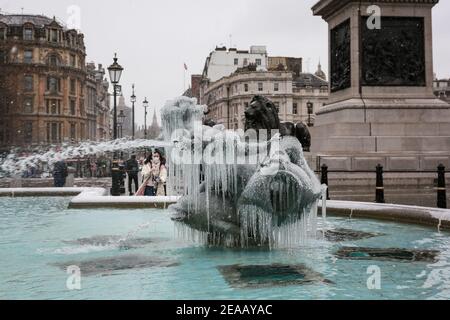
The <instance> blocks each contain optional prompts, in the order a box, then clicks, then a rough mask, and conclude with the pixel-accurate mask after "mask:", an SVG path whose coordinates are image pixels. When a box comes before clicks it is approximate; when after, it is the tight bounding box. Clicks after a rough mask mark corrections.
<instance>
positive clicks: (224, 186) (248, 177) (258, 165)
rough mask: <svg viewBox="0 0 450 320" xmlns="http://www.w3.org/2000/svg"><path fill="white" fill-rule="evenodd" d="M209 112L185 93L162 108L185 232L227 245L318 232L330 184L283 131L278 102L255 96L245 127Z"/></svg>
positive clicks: (286, 241)
mask: <svg viewBox="0 0 450 320" xmlns="http://www.w3.org/2000/svg"><path fill="white" fill-rule="evenodd" d="M205 112H206V107H205V106H199V105H197V101H196V99H190V98H187V97H180V98H177V99H175V100H173V101H169V102H168V103H167V104H166V105H165V107H164V108H163V110H162V121H163V128H164V138H165V141H166V142H167V143H168V144H169V145H172V147H170V148H169V149H168V154H169V157H168V160H169V168H170V170H169V171H170V177H169V185H170V186H171V188H172V192H178V193H180V194H182V195H183V197H182V198H181V200H180V201H179V202H178V203H177V204H175V205H173V206H172V207H171V209H172V210H173V211H174V212H175V214H174V216H173V220H174V221H176V222H177V225H178V227H179V229H180V232H181V234H182V235H183V236H185V237H187V238H192V239H195V240H197V241H200V242H202V243H205V244H208V245H217V246H227V247H249V246H269V247H279V246H283V247H284V246H288V247H289V246H292V245H294V244H295V245H297V244H298V243H302V242H304V241H305V240H306V239H307V238H308V236H310V235H314V236H315V235H316V226H317V207H318V202H319V200H320V198H321V197H322V195H323V194H324V191H325V190H326V186H322V185H321V184H320V182H319V181H318V179H317V178H316V176H315V174H314V172H313V171H312V170H311V169H310V167H309V166H308V164H307V162H306V160H305V158H304V155H303V149H302V145H301V144H300V142H299V140H298V139H297V138H295V137H292V136H281V135H280V134H279V130H278V129H279V127H280V124H279V120H278V115H277V111H276V108H275V106H274V105H273V103H272V102H270V101H269V100H267V99H265V98H263V97H260V96H256V97H255V98H254V99H253V100H252V103H251V104H250V106H249V109H248V110H246V118H247V124H250V125H247V128H246V131H245V132H244V130H234V131H231V130H225V128H224V127H223V126H222V125H217V126H214V127H208V126H205V125H203V122H202V120H203V116H204V113H205ZM324 207H325V206H324ZM323 212H325V210H323Z"/></svg>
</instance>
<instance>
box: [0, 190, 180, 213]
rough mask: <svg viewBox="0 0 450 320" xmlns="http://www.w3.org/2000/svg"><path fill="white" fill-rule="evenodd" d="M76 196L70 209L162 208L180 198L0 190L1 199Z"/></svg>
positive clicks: (98, 191)
mask: <svg viewBox="0 0 450 320" xmlns="http://www.w3.org/2000/svg"><path fill="white" fill-rule="evenodd" d="M67 196H75V197H74V198H73V199H72V200H71V201H70V203H69V208H127V209H133V208H162V209H165V208H167V207H168V206H169V205H171V204H174V203H176V202H177V201H178V200H179V197H112V196H109V192H108V190H107V189H104V188H0V197H67Z"/></svg>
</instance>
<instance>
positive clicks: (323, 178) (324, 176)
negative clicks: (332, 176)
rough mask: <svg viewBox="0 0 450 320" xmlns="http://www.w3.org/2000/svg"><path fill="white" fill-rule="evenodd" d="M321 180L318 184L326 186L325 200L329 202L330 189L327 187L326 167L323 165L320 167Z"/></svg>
mask: <svg viewBox="0 0 450 320" xmlns="http://www.w3.org/2000/svg"><path fill="white" fill-rule="evenodd" d="M321 173H322V175H321V179H320V183H321V184H326V185H327V187H328V188H327V200H330V192H329V190H330V188H329V186H328V166H327V165H326V164H323V165H322V167H321Z"/></svg>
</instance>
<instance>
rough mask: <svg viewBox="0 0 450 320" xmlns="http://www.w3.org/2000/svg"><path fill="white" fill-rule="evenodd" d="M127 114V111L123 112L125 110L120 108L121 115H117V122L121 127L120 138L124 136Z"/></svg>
mask: <svg viewBox="0 0 450 320" xmlns="http://www.w3.org/2000/svg"><path fill="white" fill-rule="evenodd" d="M126 117H127V116H126V115H125V113H123V110H120V113H119V115H118V116H117V122H118V124H119V127H120V138H123V124H124V122H125V118H126Z"/></svg>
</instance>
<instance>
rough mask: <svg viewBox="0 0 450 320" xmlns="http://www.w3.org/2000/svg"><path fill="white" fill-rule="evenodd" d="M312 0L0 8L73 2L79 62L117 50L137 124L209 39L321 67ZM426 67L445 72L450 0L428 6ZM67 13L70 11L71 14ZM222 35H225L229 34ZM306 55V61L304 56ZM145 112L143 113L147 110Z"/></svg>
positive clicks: (31, 0) (175, 92) (138, 0)
mask: <svg viewBox="0 0 450 320" xmlns="http://www.w3.org/2000/svg"><path fill="white" fill-rule="evenodd" d="M316 2H317V0H228V1H224V0H220V1H219V0H164V1H154V0H145V1H144V0H122V1H119V0H59V1H55V0H39V1H36V0H0V9H1V11H2V12H3V13H4V12H6V13H21V12H22V8H23V12H24V13H26V14H44V15H47V16H50V17H52V16H56V17H57V18H58V19H59V20H60V21H62V22H68V21H69V20H68V19H69V17H70V13H68V9H69V8H70V7H71V6H72V5H76V6H78V7H79V8H80V11H81V15H80V17H81V19H80V26H81V31H82V32H83V33H84V34H85V43H86V49H87V60H86V61H87V62H89V61H94V62H96V63H102V64H103V65H104V66H106V67H107V66H108V65H110V64H111V63H112V58H113V54H114V52H117V54H118V57H119V63H120V64H121V65H122V66H123V67H124V68H125V70H124V73H123V76H122V79H121V84H122V86H123V91H124V95H125V97H126V99H127V103H128V104H130V103H129V96H130V95H131V84H132V83H136V95H137V96H138V101H139V103H138V113H137V122H138V123H141V124H143V113H144V112H143V110H142V109H143V108H141V101H142V100H143V99H144V97H145V96H147V98H148V100H149V101H150V106H151V107H152V111H153V108H155V107H156V108H157V110H159V109H160V108H161V107H162V106H163V105H164V102H165V101H166V100H168V99H171V98H173V97H176V96H179V95H181V94H182V92H183V73H184V67H183V64H184V63H186V64H187V66H188V68H189V70H188V73H187V76H186V85H187V83H188V81H187V79H188V77H190V74H196V73H201V72H202V70H203V66H204V63H205V58H206V57H207V56H208V54H209V52H210V51H212V50H213V49H214V48H215V46H216V45H221V44H223V45H226V46H227V47H229V45H230V43H231V44H232V45H233V46H236V47H237V48H238V49H248V48H249V47H250V46H251V45H266V46H267V48H268V52H269V55H273V56H275V55H286V56H293V57H303V58H304V65H303V67H304V70H305V71H307V70H308V65H309V70H310V71H312V72H313V71H315V69H316V66H317V63H318V61H319V59H320V60H321V61H322V65H323V67H324V69H325V71H327V70H328V59H327V43H328V40H327V24H326V23H325V21H323V20H322V19H321V18H320V17H314V16H313V15H312V13H311V7H312V5H313V4H314V3H316ZM433 12H434V16H433V18H434V70H435V72H436V73H437V75H438V77H440V78H443V77H446V78H448V77H450V59H449V57H450V33H449V32H448V19H449V18H450V14H449V13H450V1H448V0H446V1H441V3H439V4H438V5H437V6H436V7H435V9H434V11H433ZM71 21H73V19H72V20H71ZM230 35H232V36H231V39H230ZM308 61H309V63H308ZM151 116H152V113H150V117H151Z"/></svg>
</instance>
